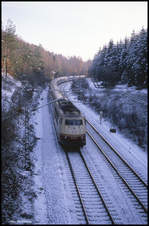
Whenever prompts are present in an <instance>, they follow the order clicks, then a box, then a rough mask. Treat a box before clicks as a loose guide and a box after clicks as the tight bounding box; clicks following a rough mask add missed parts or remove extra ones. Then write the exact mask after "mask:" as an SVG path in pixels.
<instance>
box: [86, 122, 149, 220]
mask: <svg viewBox="0 0 149 226" xmlns="http://www.w3.org/2000/svg"><path fill="white" fill-rule="evenodd" d="M86 122H87V134H88V136H89V137H90V138H91V139H92V141H93V142H94V144H95V145H96V146H97V148H98V150H99V151H100V153H102V155H103V156H104V158H105V159H106V161H107V163H108V164H110V166H111V167H112V169H114V171H115V172H116V174H117V175H118V177H119V178H121V180H122V182H123V183H124V185H125V187H126V188H127V190H129V192H130V193H131V196H132V199H133V202H134V199H135V200H136V202H137V204H139V208H140V211H141V212H143V213H144V216H146V214H147V212H148V209H147V205H148V202H147V200H148V199H147V189H148V185H147V182H146V181H145V179H142V178H141V176H140V175H138V174H137V173H136V172H135V170H134V169H133V168H132V167H131V166H130V165H129V164H128V163H127V162H126V160H124V159H123V158H122V156H120V154H119V153H118V152H117V151H116V150H115V149H114V148H113V147H112V146H111V145H110V144H109V143H108V141H106V139H105V138H104V137H103V136H102V135H101V134H100V133H99V132H98V131H97V129H96V128H95V127H94V126H93V125H92V124H91V123H90V122H89V121H88V120H86ZM137 204H136V203H135V205H136V206H137Z"/></svg>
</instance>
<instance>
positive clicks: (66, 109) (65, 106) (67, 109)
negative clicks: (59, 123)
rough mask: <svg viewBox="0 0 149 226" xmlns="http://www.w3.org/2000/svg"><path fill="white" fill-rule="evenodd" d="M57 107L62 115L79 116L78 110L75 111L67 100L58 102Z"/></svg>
mask: <svg viewBox="0 0 149 226" xmlns="http://www.w3.org/2000/svg"><path fill="white" fill-rule="evenodd" d="M58 103H59V107H60V109H61V110H62V111H63V113H64V114H71V115H80V110H79V109H77V108H76V107H75V106H74V105H73V104H72V103H71V102H70V101H69V100H67V99H63V100H59V101H58Z"/></svg>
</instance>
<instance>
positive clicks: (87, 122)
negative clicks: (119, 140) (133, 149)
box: [86, 119, 148, 188]
mask: <svg viewBox="0 0 149 226" xmlns="http://www.w3.org/2000/svg"><path fill="white" fill-rule="evenodd" d="M86 121H87V123H88V124H89V125H90V126H91V127H92V128H93V129H94V131H95V132H96V133H97V134H98V135H99V136H100V137H101V138H102V139H103V141H104V142H105V143H106V144H107V145H108V146H109V147H110V148H111V149H112V150H113V151H114V153H115V154H116V155H117V156H118V157H119V158H120V159H121V160H122V161H123V162H124V163H125V165H127V167H128V168H129V169H130V170H131V171H132V172H133V174H134V175H135V176H136V177H137V178H138V179H139V180H140V181H141V182H142V184H143V185H144V186H145V187H146V188H148V185H147V184H146V183H145V182H144V181H143V180H142V178H141V177H140V176H139V175H138V174H137V173H136V172H135V171H134V169H133V168H132V167H131V166H130V165H129V164H128V163H127V162H126V160H124V159H123V158H122V157H121V156H120V154H119V153H118V152H117V151H116V150H115V148H114V147H113V146H112V145H111V144H110V143H109V142H108V141H107V140H106V139H105V138H104V137H103V135H101V134H100V133H99V132H98V131H97V129H96V128H95V127H94V126H93V125H92V124H91V122H89V121H88V120H87V119H86Z"/></svg>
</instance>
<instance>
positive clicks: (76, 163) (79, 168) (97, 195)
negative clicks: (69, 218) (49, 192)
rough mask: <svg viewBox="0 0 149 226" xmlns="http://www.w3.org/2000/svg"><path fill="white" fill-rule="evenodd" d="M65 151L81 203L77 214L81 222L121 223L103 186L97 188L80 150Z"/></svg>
mask: <svg viewBox="0 0 149 226" xmlns="http://www.w3.org/2000/svg"><path fill="white" fill-rule="evenodd" d="M65 153H66V158H67V161H68V165H69V168H70V171H71V175H72V178H73V182H74V184H75V188H76V191H77V195H78V197H79V201H80V205H81V210H79V211H78V215H79V217H80V215H81V217H82V218H84V219H82V218H81V223H83V224H84V223H85V224H99V223H100V224H120V223H122V222H120V218H119V217H118V215H117V213H116V211H115V209H114V207H113V206H112V203H111V202H110V200H109V199H108V198H107V195H106V194H105V195H103V188H99V185H98V184H97V182H96V176H95V174H94V175H93V174H92V172H91V171H90V169H89V167H88V163H87V162H86V160H85V157H84V156H83V154H82V153H81V151H80V152H70V151H69V152H65ZM105 197H106V199H105Z"/></svg>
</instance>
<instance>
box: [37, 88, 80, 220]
mask: <svg viewBox="0 0 149 226" xmlns="http://www.w3.org/2000/svg"><path fill="white" fill-rule="evenodd" d="M41 99H43V100H40V106H41V105H44V107H43V108H40V109H39V110H37V112H36V115H35V117H34V122H35V123H38V124H37V126H36V136H37V137H38V138H40V139H39V141H38V144H37V146H36V148H35V160H34V161H35V166H36V169H35V176H34V180H35V190H36V192H37V199H36V201H35V203H34V209H35V214H34V218H35V223H39V224H48V223H49V224H69V223H72V219H73V222H77V221H76V220H75V213H74V207H73V205H74V204H73V203H72V201H71V199H72V198H71V197H70V196H71V195H69V193H70V191H68V192H67V191H66V189H67V188H66V186H67V182H65V180H66V175H65V170H64V169H65V166H64V163H62V162H63V160H62V156H60V154H62V153H60V151H61V152H62V150H59V149H58V147H57V140H56V136H55V133H54V128H53V121H52V115H50V114H49V110H48V106H47V105H46V103H47V89H46V90H44V91H43V93H42V95H41ZM66 196H67V198H66Z"/></svg>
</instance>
